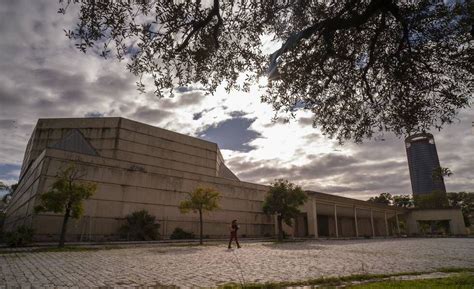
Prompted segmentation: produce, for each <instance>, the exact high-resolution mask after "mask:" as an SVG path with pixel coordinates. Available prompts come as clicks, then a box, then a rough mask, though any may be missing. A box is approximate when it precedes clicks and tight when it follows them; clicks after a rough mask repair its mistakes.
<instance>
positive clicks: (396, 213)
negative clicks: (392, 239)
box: [395, 212, 400, 236]
mask: <svg viewBox="0 0 474 289" xmlns="http://www.w3.org/2000/svg"><path fill="white" fill-rule="evenodd" d="M395 219H396V220H397V231H398V235H399V236H400V223H399V222H398V212H395Z"/></svg>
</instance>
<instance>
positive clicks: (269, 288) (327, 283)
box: [219, 268, 474, 289]
mask: <svg viewBox="0 0 474 289" xmlns="http://www.w3.org/2000/svg"><path fill="white" fill-rule="evenodd" d="M442 270H443V271H441V270H436V272H445V273H452V272H456V273H458V272H462V273H461V274H460V275H459V276H461V277H457V276H455V277H449V278H454V279H453V280H450V281H449V282H451V283H455V282H458V283H459V284H464V283H465V282H471V283H467V284H471V287H467V288H470V289H472V288H474V287H473V286H472V285H473V284H474V275H472V274H470V273H468V272H474V268H443V269H442ZM428 273H432V272H402V273H395V274H357V275H350V276H342V277H328V278H317V279H310V280H306V281H295V282H268V283H248V284H244V286H242V285H241V284H237V283H227V284H223V285H220V286H219V288H221V289H236V288H248V289H257V288H261V289H279V288H286V287H292V286H318V287H319V288H328V287H329V288H331V287H334V286H339V285H343V284H347V283H351V282H361V281H371V280H373V281H377V280H380V279H384V278H390V277H398V276H416V275H422V274H428ZM456 278H458V279H456ZM444 279H446V278H444ZM439 280H443V279H431V280H413V282H415V283H416V282H417V281H433V282H436V281H439ZM400 282H402V283H403V282H409V281H381V282H380V283H381V284H382V283H383V284H385V283H397V284H399V283H400ZM410 282H411V280H410ZM368 284H379V282H372V283H368ZM420 284H422V283H420ZM433 284H434V283H433ZM441 284H443V283H441ZM446 284H448V283H446ZM349 285H350V284H349ZM364 285H367V284H362V285H357V286H364ZM443 286H444V285H443ZM350 288H366V287H350ZM367 288H380V287H367ZM383 288H385V287H383ZM387 288H399V287H387ZM401 288H411V287H401ZM414 288H418V287H414ZM419 288H431V287H426V286H425V287H419ZM433 288H444V287H442V286H441V287H433ZM449 288H451V287H449ZM452 288H458V287H452ZM459 288H465V287H459Z"/></svg>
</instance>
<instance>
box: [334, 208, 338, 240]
mask: <svg viewBox="0 0 474 289" xmlns="http://www.w3.org/2000/svg"><path fill="white" fill-rule="evenodd" d="M334 225H335V229H336V238H339V230H338V228H337V206H336V204H334Z"/></svg>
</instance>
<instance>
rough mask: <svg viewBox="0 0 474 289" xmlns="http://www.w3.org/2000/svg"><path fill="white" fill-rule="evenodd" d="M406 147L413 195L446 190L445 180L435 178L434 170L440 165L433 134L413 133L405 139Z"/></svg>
mask: <svg viewBox="0 0 474 289" xmlns="http://www.w3.org/2000/svg"><path fill="white" fill-rule="evenodd" d="M405 148H406V150H407V158H408V168H409V169H410V179H411V188H412V192H413V195H421V194H429V193H431V192H433V191H441V192H446V187H445V186H444V180H443V179H442V178H441V179H440V180H437V179H433V171H434V170H435V169H437V168H439V167H440V164H439V159H438V153H437V151H436V145H435V142H434V138H433V135H432V134H429V133H420V134H415V135H411V136H409V137H407V138H406V139H405Z"/></svg>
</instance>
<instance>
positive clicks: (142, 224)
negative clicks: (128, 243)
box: [119, 210, 160, 241]
mask: <svg viewBox="0 0 474 289" xmlns="http://www.w3.org/2000/svg"><path fill="white" fill-rule="evenodd" d="M155 219H156V218H155V217H154V216H152V215H150V214H149V213H148V212H147V211H146V210H141V211H136V212H133V213H131V214H130V215H127V216H126V217H125V220H126V223H125V224H124V225H122V227H120V229H119V232H120V235H121V236H122V237H123V238H126V239H127V240H136V241H150V240H158V238H159V237H160V233H159V231H158V230H159V229H160V224H158V223H155Z"/></svg>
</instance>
